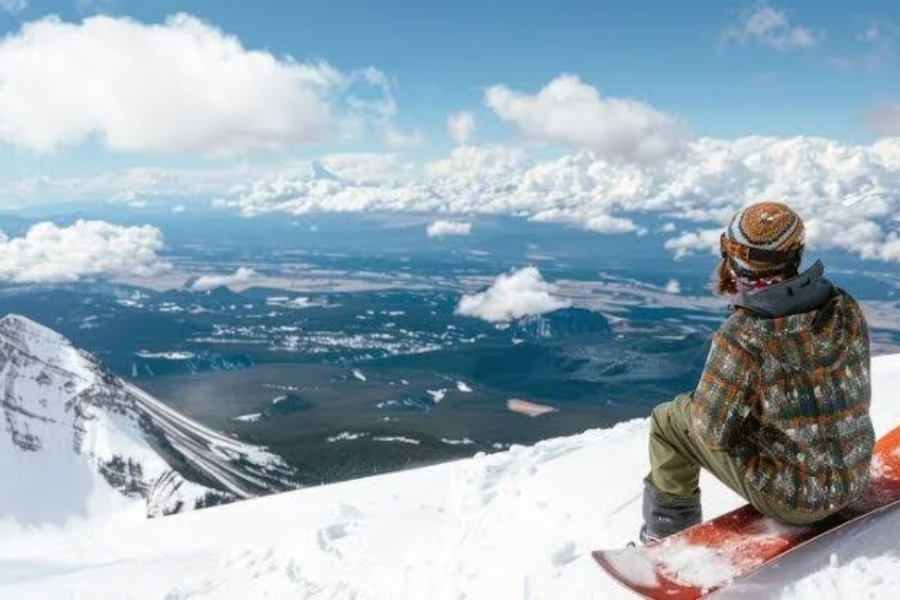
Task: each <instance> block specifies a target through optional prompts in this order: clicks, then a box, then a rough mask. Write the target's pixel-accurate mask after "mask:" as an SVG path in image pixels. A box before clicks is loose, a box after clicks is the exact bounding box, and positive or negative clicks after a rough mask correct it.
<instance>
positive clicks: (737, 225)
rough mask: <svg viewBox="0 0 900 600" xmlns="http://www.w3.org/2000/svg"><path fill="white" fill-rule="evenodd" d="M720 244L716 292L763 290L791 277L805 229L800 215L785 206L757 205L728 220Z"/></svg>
mask: <svg viewBox="0 0 900 600" xmlns="http://www.w3.org/2000/svg"><path fill="white" fill-rule="evenodd" d="M720 242H721V251H722V265H721V267H720V271H721V273H720V276H719V279H720V291H723V292H725V291H727V292H732V293H733V292H734V291H736V290H735V288H744V289H746V288H759V287H764V286H765V285H767V284H770V283H775V282H777V281H780V280H782V279H784V278H785V277H786V276H789V275H793V274H795V273H796V271H797V269H798V268H799V266H800V260H801V257H802V254H803V248H804V243H805V228H804V225H803V219H801V218H800V215H798V214H797V213H796V212H794V211H793V210H791V208H790V207H788V206H787V205H785V204H782V203H780V202H759V203H756V204H751V205H750V206H747V207H746V208H743V209H741V210H739V211H738V212H737V213H736V214H735V215H734V217H732V219H731V221H730V222H729V224H728V227H727V228H726V229H725V231H724V232H723V233H722V237H721V240H720ZM729 279H730V280H731V281H728V280H729ZM722 284H724V285H725V287H724V289H722Z"/></svg>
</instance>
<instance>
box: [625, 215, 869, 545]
mask: <svg viewBox="0 0 900 600" xmlns="http://www.w3.org/2000/svg"><path fill="white" fill-rule="evenodd" d="M720 245H721V256H722V259H721V262H720V263H719V265H718V268H717V270H716V278H715V281H714V286H715V291H716V292H717V293H719V294H723V295H729V296H731V306H730V307H729V311H730V313H731V314H730V316H729V318H728V319H727V320H726V321H725V323H724V324H722V326H721V327H720V328H719V330H718V331H717V332H716V334H715V335H714V337H713V340H712V347H711V349H710V352H709V355H708V357H707V359H706V365H705V367H704V371H703V374H702V376H701V378H700V382H699V384H698V385H697V388H696V389H695V390H694V391H692V392H689V393H687V394H682V395H680V396H678V397H676V398H675V399H674V400H672V401H670V402H665V403H663V404H660V405H659V406H657V407H656V408H655V409H654V410H653V412H652V415H651V419H650V473H649V474H648V475H647V476H646V477H645V479H644V498H643V518H644V524H643V526H642V527H641V530H640V539H641V541H642V542H643V543H647V542H649V541H652V540H655V539H660V538H663V537H666V536H668V535H671V534H673V533H676V532H678V531H680V530H682V529H685V528H687V527H689V526H691V525H694V524H696V523H699V522H700V521H701V520H702V509H701V504H700V488H699V480H700V469H701V468H703V469H707V470H708V471H710V472H711V473H712V474H713V475H715V476H716V477H717V478H718V479H719V480H721V481H722V482H723V483H724V484H725V485H727V486H728V487H729V488H731V489H732V490H734V491H735V492H737V493H738V494H740V495H741V496H742V497H744V498H745V499H746V500H747V501H748V502H749V503H750V504H752V505H753V506H754V507H755V508H756V509H757V510H759V511H760V512H762V513H763V514H765V515H767V516H770V517H772V518H774V519H776V520H777V521H779V522H782V523H788V524H796V525H804V524H809V523H813V522H816V521H819V520H821V519H824V518H825V517H828V516H829V515H831V514H833V513H835V512H836V511H838V510H839V509H841V508H842V507H844V506H846V505H847V504H849V503H850V502H851V501H852V500H854V499H855V498H856V497H858V496H859V495H860V494H861V493H862V492H863V491H864V489H865V487H866V485H867V483H868V476H869V463H870V461H871V458H872V448H873V446H874V443H875V434H874V430H873V428H872V422H871V420H870V418H869V400H870V393H871V385H870V381H869V366H870V365H869V360H870V359H869V338H868V331H867V327H866V321H865V317H864V315H863V313H862V310H861V309H860V307H859V305H858V304H857V303H856V302H855V301H854V299H853V298H852V297H851V296H850V294H848V293H847V292H846V291H844V290H842V289H840V288H838V287H836V286H834V285H832V283H831V282H829V281H828V279H826V278H825V276H824V267H823V265H822V263H821V261H816V262H815V263H814V264H813V265H812V266H811V267H809V268H808V269H807V270H805V271H803V272H799V268H800V263H801V258H802V256H803V251H804V247H805V245H804V224H803V221H802V219H801V218H800V216H799V215H797V213H795V212H794V211H793V210H792V209H790V208H789V207H788V206H786V205H785V204H782V203H778V202H761V203H757V204H753V205H751V206H749V207H747V208H744V209H743V210H740V211H738V212H737V214H735V215H734V217H733V218H732V220H731V222H730V223H729V225H728V227H727V229H726V230H725V231H724V232H723V233H722V235H721V238H720Z"/></svg>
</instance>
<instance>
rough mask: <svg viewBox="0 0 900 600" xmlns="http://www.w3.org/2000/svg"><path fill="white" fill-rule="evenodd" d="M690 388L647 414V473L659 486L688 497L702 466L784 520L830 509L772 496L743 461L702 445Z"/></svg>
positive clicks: (809, 518)
mask: <svg viewBox="0 0 900 600" xmlns="http://www.w3.org/2000/svg"><path fill="white" fill-rule="evenodd" d="M690 403H691V394H681V395H680V396H677V397H676V398H675V399H674V400H672V401H671V402H664V403H663V404H660V405H658V406H657V407H656V408H654V409H653V412H652V413H651V416H650V474H649V475H648V476H647V480H648V481H649V482H650V483H652V484H653V485H654V486H656V488H657V489H659V490H660V491H662V492H664V493H666V494H670V495H672V496H677V497H682V498H686V497H688V496H691V495H692V494H694V493H695V492H697V491H698V490H699V488H700V469H701V468H703V469H706V470H707V471H709V472H710V473H712V474H713V475H715V476H716V478H717V479H719V481H721V482H722V483H724V484H725V485H727V486H728V487H729V488H731V489H732V490H734V491H735V492H737V493H738V494H740V495H741V497H743V498H744V499H745V500H747V501H748V502H749V503H750V504H752V505H753V506H754V508H756V509H757V510H758V511H760V512H761V513H763V514H765V515H768V516H770V517H772V518H773V519H775V520H777V521H781V522H783V523H790V524H794V525H803V524H807V523H812V522H815V521H819V520H821V519H823V518H825V517H827V516H828V515H829V514H830V513H831V512H832V511H820V512H813V513H811V512H806V511H797V510H795V509H792V508H789V507H787V506H783V505H782V504H781V503H777V502H774V501H772V500H771V499H770V498H769V497H767V496H766V495H765V494H764V493H763V492H762V491H760V490H758V489H757V488H756V487H755V486H753V485H750V484H749V483H748V482H747V479H746V477H745V475H746V473H747V467H746V465H744V464H742V463H741V462H739V461H738V460H737V459H735V458H734V457H732V456H731V455H729V454H728V453H726V452H724V451H722V450H713V449H712V448H710V447H708V446H706V445H705V444H704V443H703V442H702V441H701V440H700V437H699V436H698V435H697V433H696V431H695V429H694V421H693V419H692V418H691V412H690Z"/></svg>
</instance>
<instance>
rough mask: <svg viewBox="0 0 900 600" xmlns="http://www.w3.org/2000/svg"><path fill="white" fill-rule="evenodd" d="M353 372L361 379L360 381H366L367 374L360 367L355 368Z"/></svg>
mask: <svg viewBox="0 0 900 600" xmlns="http://www.w3.org/2000/svg"><path fill="white" fill-rule="evenodd" d="M352 373H353V376H354V377H356V378H357V379H359V380H360V381H366V376H365V375H363V372H362V371H360V370H359V369H353V371H352Z"/></svg>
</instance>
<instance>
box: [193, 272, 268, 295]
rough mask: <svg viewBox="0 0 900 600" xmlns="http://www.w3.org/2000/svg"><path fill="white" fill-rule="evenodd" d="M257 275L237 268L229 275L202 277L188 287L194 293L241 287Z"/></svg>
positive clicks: (257, 275)
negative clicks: (224, 287)
mask: <svg viewBox="0 0 900 600" xmlns="http://www.w3.org/2000/svg"><path fill="white" fill-rule="evenodd" d="M258 277H259V274H258V273H257V272H256V271H254V270H253V269H250V268H247V267H239V268H238V269H237V270H236V271H235V272H234V273H232V274H231V275H202V276H200V277H198V278H197V279H195V280H194V281H193V283H192V284H191V286H190V289H191V290H192V291H194V292H205V291H208V290H212V289H215V288H217V287H222V286H226V287H228V286H233V285H243V284H246V283H250V282H252V281H254V280H255V279H257V278H258Z"/></svg>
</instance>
